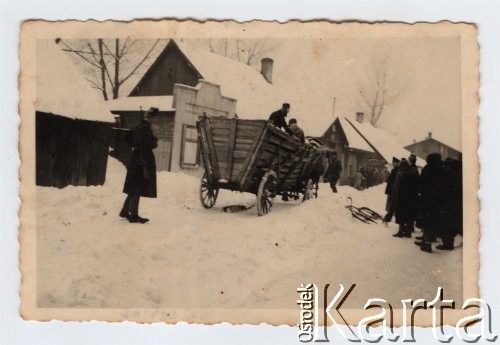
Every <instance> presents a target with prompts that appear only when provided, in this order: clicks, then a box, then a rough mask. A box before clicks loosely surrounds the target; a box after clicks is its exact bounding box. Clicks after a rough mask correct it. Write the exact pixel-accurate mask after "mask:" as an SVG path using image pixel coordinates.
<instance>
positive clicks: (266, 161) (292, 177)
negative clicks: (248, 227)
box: [197, 116, 322, 216]
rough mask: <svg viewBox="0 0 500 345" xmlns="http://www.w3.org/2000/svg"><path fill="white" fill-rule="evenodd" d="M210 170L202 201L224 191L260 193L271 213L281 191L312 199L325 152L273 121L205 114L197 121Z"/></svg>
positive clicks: (208, 202)
mask: <svg viewBox="0 0 500 345" xmlns="http://www.w3.org/2000/svg"><path fill="white" fill-rule="evenodd" d="M197 128H198V135H199V139H200V143H201V152H202V154H203V163H204V166H205V172H204V174H203V177H202V179H201V184H200V201H201V203H202V205H203V207H205V208H211V207H213V206H214V205H215V202H216V200H217V196H218V193H219V189H228V190H232V191H240V192H248V193H253V194H256V195H257V202H256V206H257V212H258V215H259V216H262V215H264V214H266V213H269V212H270V211H271V207H272V205H273V200H274V197H275V196H276V195H281V196H285V197H287V198H294V199H299V198H302V200H303V201H304V200H307V199H309V198H310V197H311V196H312V193H313V191H312V188H313V183H312V180H311V178H310V176H311V174H312V172H313V169H314V168H315V165H316V164H321V159H322V157H321V153H320V151H319V150H317V149H316V148H315V147H314V146H312V145H308V144H306V145H304V144H302V143H301V142H300V141H299V140H297V139H295V138H293V137H292V136H290V135H288V134H286V133H285V132H283V131H281V130H279V129H278V128H276V127H274V126H273V125H271V124H269V123H268V121H264V120H242V119H226V118H220V117H210V118H209V117H206V116H204V117H202V118H201V119H200V120H199V121H198V122H197Z"/></svg>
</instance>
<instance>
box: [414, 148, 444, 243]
mask: <svg viewBox="0 0 500 345" xmlns="http://www.w3.org/2000/svg"><path fill="white" fill-rule="evenodd" d="M426 161H427V165H426V166H425V167H424V168H423V169H422V174H421V175H420V207H419V212H420V214H419V216H418V218H417V227H419V228H422V230H423V232H424V235H423V237H422V241H420V242H415V244H417V245H419V246H420V247H421V249H422V250H423V251H426V252H432V248H431V242H434V241H435V240H436V236H437V235H438V231H439V229H441V227H442V225H443V219H444V207H443V203H444V199H445V198H444V182H445V174H444V172H445V171H444V167H443V161H442V160H441V155H440V154H439V153H431V154H429V155H427V158H426ZM417 239H419V238H417Z"/></svg>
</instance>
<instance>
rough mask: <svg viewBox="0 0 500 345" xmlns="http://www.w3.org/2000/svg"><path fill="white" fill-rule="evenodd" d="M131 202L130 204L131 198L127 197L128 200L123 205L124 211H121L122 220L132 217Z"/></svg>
mask: <svg viewBox="0 0 500 345" xmlns="http://www.w3.org/2000/svg"><path fill="white" fill-rule="evenodd" d="M129 202H130V196H128V195H127V198H126V199H125V202H124V203H123V207H122V210H121V211H120V214H119V216H120V217H121V218H128V217H130V212H129Z"/></svg>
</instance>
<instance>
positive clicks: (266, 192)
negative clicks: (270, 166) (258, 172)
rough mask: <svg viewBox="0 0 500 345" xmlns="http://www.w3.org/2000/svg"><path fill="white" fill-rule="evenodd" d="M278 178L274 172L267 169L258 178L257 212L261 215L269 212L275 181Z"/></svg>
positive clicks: (274, 193) (274, 190) (274, 192)
mask: <svg viewBox="0 0 500 345" xmlns="http://www.w3.org/2000/svg"><path fill="white" fill-rule="evenodd" d="M277 181H278V178H277V176H276V173H275V172H274V171H272V170H269V171H268V172H266V173H265V174H264V176H263V177H262V180H260V184H259V191H258V193H257V213H258V215H259V216H263V215H265V214H268V213H269V212H271V208H272V207H273V200H274V197H275V196H276V183H277Z"/></svg>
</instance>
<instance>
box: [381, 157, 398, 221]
mask: <svg viewBox="0 0 500 345" xmlns="http://www.w3.org/2000/svg"><path fill="white" fill-rule="evenodd" d="M399 162H400V161H399V159H397V158H396V157H392V169H391V172H390V173H389V176H387V180H386V182H387V185H386V186H385V194H386V195H387V201H386V203H385V210H386V211H387V213H386V215H385V217H384V222H385V223H389V222H390V221H391V220H392V216H393V215H394V210H393V207H392V206H393V202H392V195H393V194H392V190H393V188H394V183H395V182H396V176H397V175H398V170H399Z"/></svg>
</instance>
